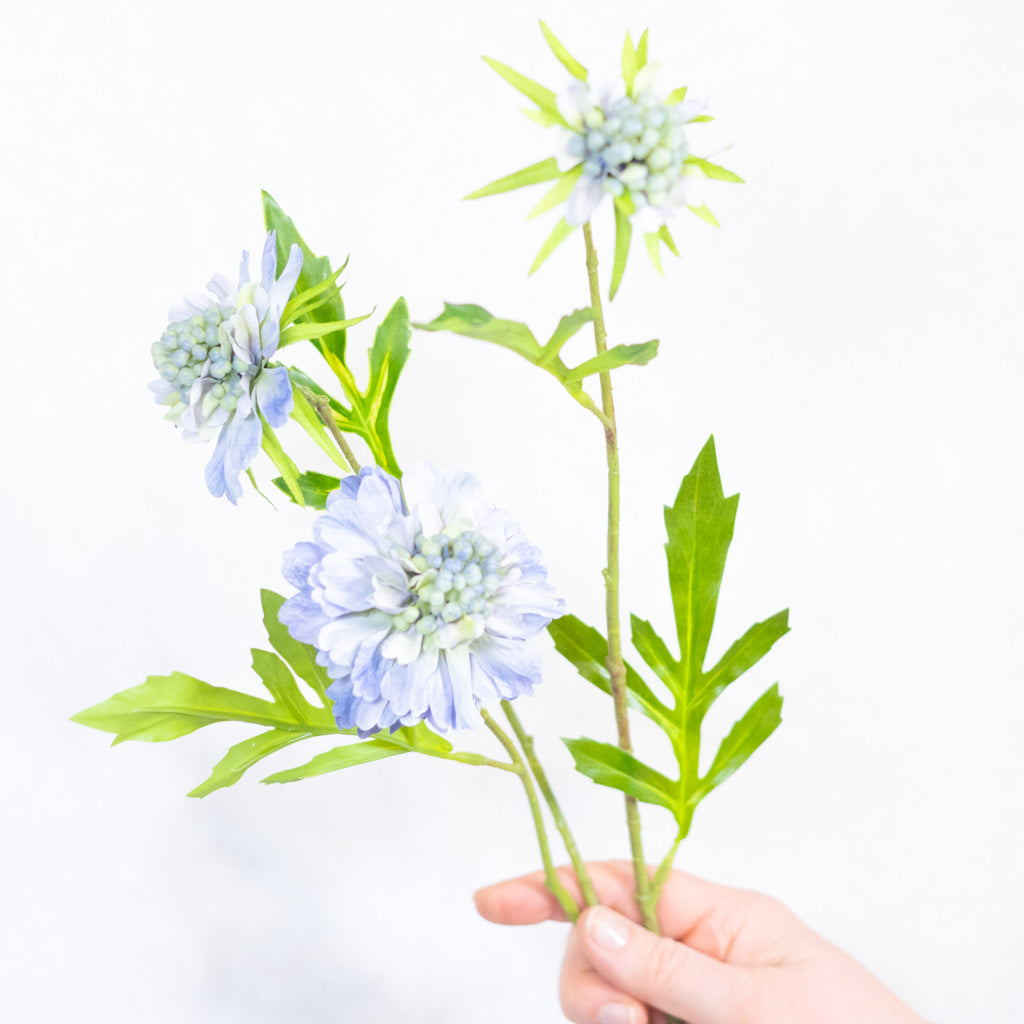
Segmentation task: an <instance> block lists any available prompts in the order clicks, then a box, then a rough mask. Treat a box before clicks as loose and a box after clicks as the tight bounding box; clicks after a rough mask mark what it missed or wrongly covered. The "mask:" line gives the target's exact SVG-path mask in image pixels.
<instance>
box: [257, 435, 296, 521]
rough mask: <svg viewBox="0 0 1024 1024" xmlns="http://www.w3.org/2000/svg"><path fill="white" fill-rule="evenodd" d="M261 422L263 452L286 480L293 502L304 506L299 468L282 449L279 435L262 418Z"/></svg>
mask: <svg viewBox="0 0 1024 1024" xmlns="http://www.w3.org/2000/svg"><path fill="white" fill-rule="evenodd" d="M260 422H261V423H262V424H263V450H264V451H265V452H266V453H267V456H268V457H269V458H270V461H271V462H272V463H273V464H274V468H275V469H276V470H277V471H278V473H280V474H281V476H282V478H283V479H284V482H285V484H286V485H287V487H288V493H289V494H290V495H291V497H292V501H294V502H295V503H296V504H297V505H304V504H305V502H304V499H303V497H302V488H301V487H299V467H298V466H296V465H295V463H294V462H292V460H291V459H290V458H289V457H288V455H287V454H286V453H285V450H284V449H283V448H282V447H281V442H280V441H278V439H277V434H275V433H274V430H273V428H272V427H271V426H270V424H269V423H268V422H267V421H266V420H265V419H263V417H262V416H261V417H260Z"/></svg>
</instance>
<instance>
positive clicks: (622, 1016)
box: [597, 1003, 636, 1024]
mask: <svg viewBox="0 0 1024 1024" xmlns="http://www.w3.org/2000/svg"><path fill="white" fill-rule="evenodd" d="M597 1024H636V1014H635V1013H634V1012H633V1007H632V1006H626V1005H625V1004H624V1003H609V1004H608V1005H607V1006H602V1007H601V1009H600V1011H599V1012H598V1014H597Z"/></svg>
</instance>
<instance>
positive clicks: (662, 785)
mask: <svg viewBox="0 0 1024 1024" xmlns="http://www.w3.org/2000/svg"><path fill="white" fill-rule="evenodd" d="M562 742H563V743H564V744H565V745H566V746H567V747H568V748H569V753H570V754H572V757H573V761H575V763H576V770H577V771H578V772H582V773H583V774H584V775H586V776H587V778H589V779H592V780H593V781H594V782H596V783H597V784H598V785H599V786H610V787H611V788H612V789H619V790H621V791H622V792H623V793H628V794H629V795H630V796H633V797H636V799H637V800H642V801H643V802H644V803H648V804H658V805H659V806H661V807H665V808H667V809H668V810H670V811H671V812H672V813H673V815H674V814H675V813H676V807H677V804H678V789H679V786H678V783H674V782H672V780H671V779H668V778H666V777H665V776H664V775H662V774H661V772H657V771H655V770H654V769H653V768H651V767H649V766H648V765H646V764H644V763H643V762H642V761H639V760H637V758H635V757H634V756H633V755H632V754H627V753H626V752H625V751H624V750H620V749H619V748H618V747H616V746H613V745H612V744H611V743H600V742H598V741H597V740H590V739H586V738H583V739H578V740H569V739H563V740H562Z"/></svg>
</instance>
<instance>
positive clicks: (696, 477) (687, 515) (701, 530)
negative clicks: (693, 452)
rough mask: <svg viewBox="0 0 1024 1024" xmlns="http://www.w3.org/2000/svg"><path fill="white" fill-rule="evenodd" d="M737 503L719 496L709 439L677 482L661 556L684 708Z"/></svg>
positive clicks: (697, 673)
mask: <svg viewBox="0 0 1024 1024" xmlns="http://www.w3.org/2000/svg"><path fill="white" fill-rule="evenodd" d="M738 502H739V495H738V494H734V495H732V497H729V498H726V497H725V495H724V494H723V492H722V481H721V479H720V477H719V475H718V463H717V461H716V459H715V442H714V438H709V439H708V441H707V443H706V444H705V445H704V448H703V449H702V450H701V453H700V455H698V456H697V461H696V462H695V463H694V465H693V469H691V470H690V472H689V473H688V474H687V475H686V476H685V477H684V478H683V482H682V484H681V486H680V488H679V493H678V494H677V495H676V500H675V502H674V504H673V505H672V506H671V507H666V509H665V527H666V529H667V531H668V543H667V544H666V545H665V553H666V556H667V558H668V576H669V586H670V589H671V592H672V606H673V608H674V610H675V620H676V632H677V634H678V637H679V649H680V654H681V656H680V670H681V676H680V678H681V680H682V683H683V693H684V700H685V703H686V704H687V705H688V704H689V702H690V700H691V698H692V695H693V693H694V692H695V689H696V687H697V685H698V683H699V680H700V677H701V667H702V665H703V663H704V657H705V655H706V654H707V649H708V643H709V641H710V639H711V627H712V624H713V623H714V619H715V609H716V607H717V604H718V591H719V588H720V587H721V584H722V574H723V572H724V571H725V559H726V556H727V554H728V551H729V544H730V542H731V541H732V532H733V525H734V523H735V520H736V505H737V503H738Z"/></svg>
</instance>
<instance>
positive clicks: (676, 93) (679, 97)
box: [665, 85, 687, 104]
mask: <svg viewBox="0 0 1024 1024" xmlns="http://www.w3.org/2000/svg"><path fill="white" fill-rule="evenodd" d="M686 90H687V86H685V85H683V86H680V87H679V88H678V89H673V90H672V91H671V92H670V93H669V94H668V96H666V97H665V102H666V103H673V104H675V103H682V102H683V100H685V99H686Z"/></svg>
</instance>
